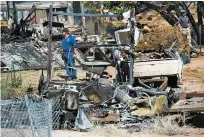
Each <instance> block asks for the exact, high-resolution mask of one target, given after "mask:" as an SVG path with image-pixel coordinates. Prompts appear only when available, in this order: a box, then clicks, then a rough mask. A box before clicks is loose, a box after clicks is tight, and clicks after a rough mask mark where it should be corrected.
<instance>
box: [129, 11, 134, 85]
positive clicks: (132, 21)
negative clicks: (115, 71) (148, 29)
mask: <svg viewBox="0 0 204 137" xmlns="http://www.w3.org/2000/svg"><path fill="white" fill-rule="evenodd" d="M133 19H135V9H132V11H131V16H130V19H129V21H130V24H131V27H130V32H131V45H130V79H129V84H130V85H133V83H134V77H133V70H134V54H135V48H134V47H135V42H134V32H135V31H134V30H135V28H134V27H135V20H133Z"/></svg>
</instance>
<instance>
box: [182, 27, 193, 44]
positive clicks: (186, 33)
mask: <svg viewBox="0 0 204 137" xmlns="http://www.w3.org/2000/svg"><path fill="white" fill-rule="evenodd" d="M182 34H183V35H184V36H186V38H187V41H188V45H189V46H190V47H192V45H191V30H190V29H189V28H182Z"/></svg>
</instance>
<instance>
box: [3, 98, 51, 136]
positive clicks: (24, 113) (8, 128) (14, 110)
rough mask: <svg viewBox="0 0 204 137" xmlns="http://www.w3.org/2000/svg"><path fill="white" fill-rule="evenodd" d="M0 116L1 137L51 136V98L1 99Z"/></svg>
mask: <svg viewBox="0 0 204 137" xmlns="http://www.w3.org/2000/svg"><path fill="white" fill-rule="evenodd" d="M0 116H1V136H2V137H51V133H52V101H51V100H45V101H33V100H31V99H28V97H25V98H24V99H21V100H1V115H0Z"/></svg>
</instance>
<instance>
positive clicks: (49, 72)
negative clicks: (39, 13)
mask: <svg viewBox="0 0 204 137" xmlns="http://www.w3.org/2000/svg"><path fill="white" fill-rule="evenodd" d="M52 8H53V5H50V9H49V19H48V21H49V22H48V27H49V34H48V56H47V61H48V64H47V84H49V82H50V79H51V69H52V64H51V63H52V17H53V14H52V13H53V11H52Z"/></svg>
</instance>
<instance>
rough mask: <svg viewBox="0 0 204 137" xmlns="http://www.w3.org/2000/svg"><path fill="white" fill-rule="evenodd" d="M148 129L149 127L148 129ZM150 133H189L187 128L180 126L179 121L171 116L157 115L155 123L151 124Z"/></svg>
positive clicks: (169, 134) (170, 134)
mask: <svg viewBox="0 0 204 137" xmlns="http://www.w3.org/2000/svg"><path fill="white" fill-rule="evenodd" d="M146 130H147V129H146ZM147 131H148V132H150V133H153V134H157V135H168V136H172V135H187V133H188V132H187V130H186V129H185V128H183V127H180V126H179V125H178V123H177V122H175V121H174V120H172V119H171V118H170V117H156V118H155V119H154V120H153V123H151V124H150V125H149V129H148V130H147Z"/></svg>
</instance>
